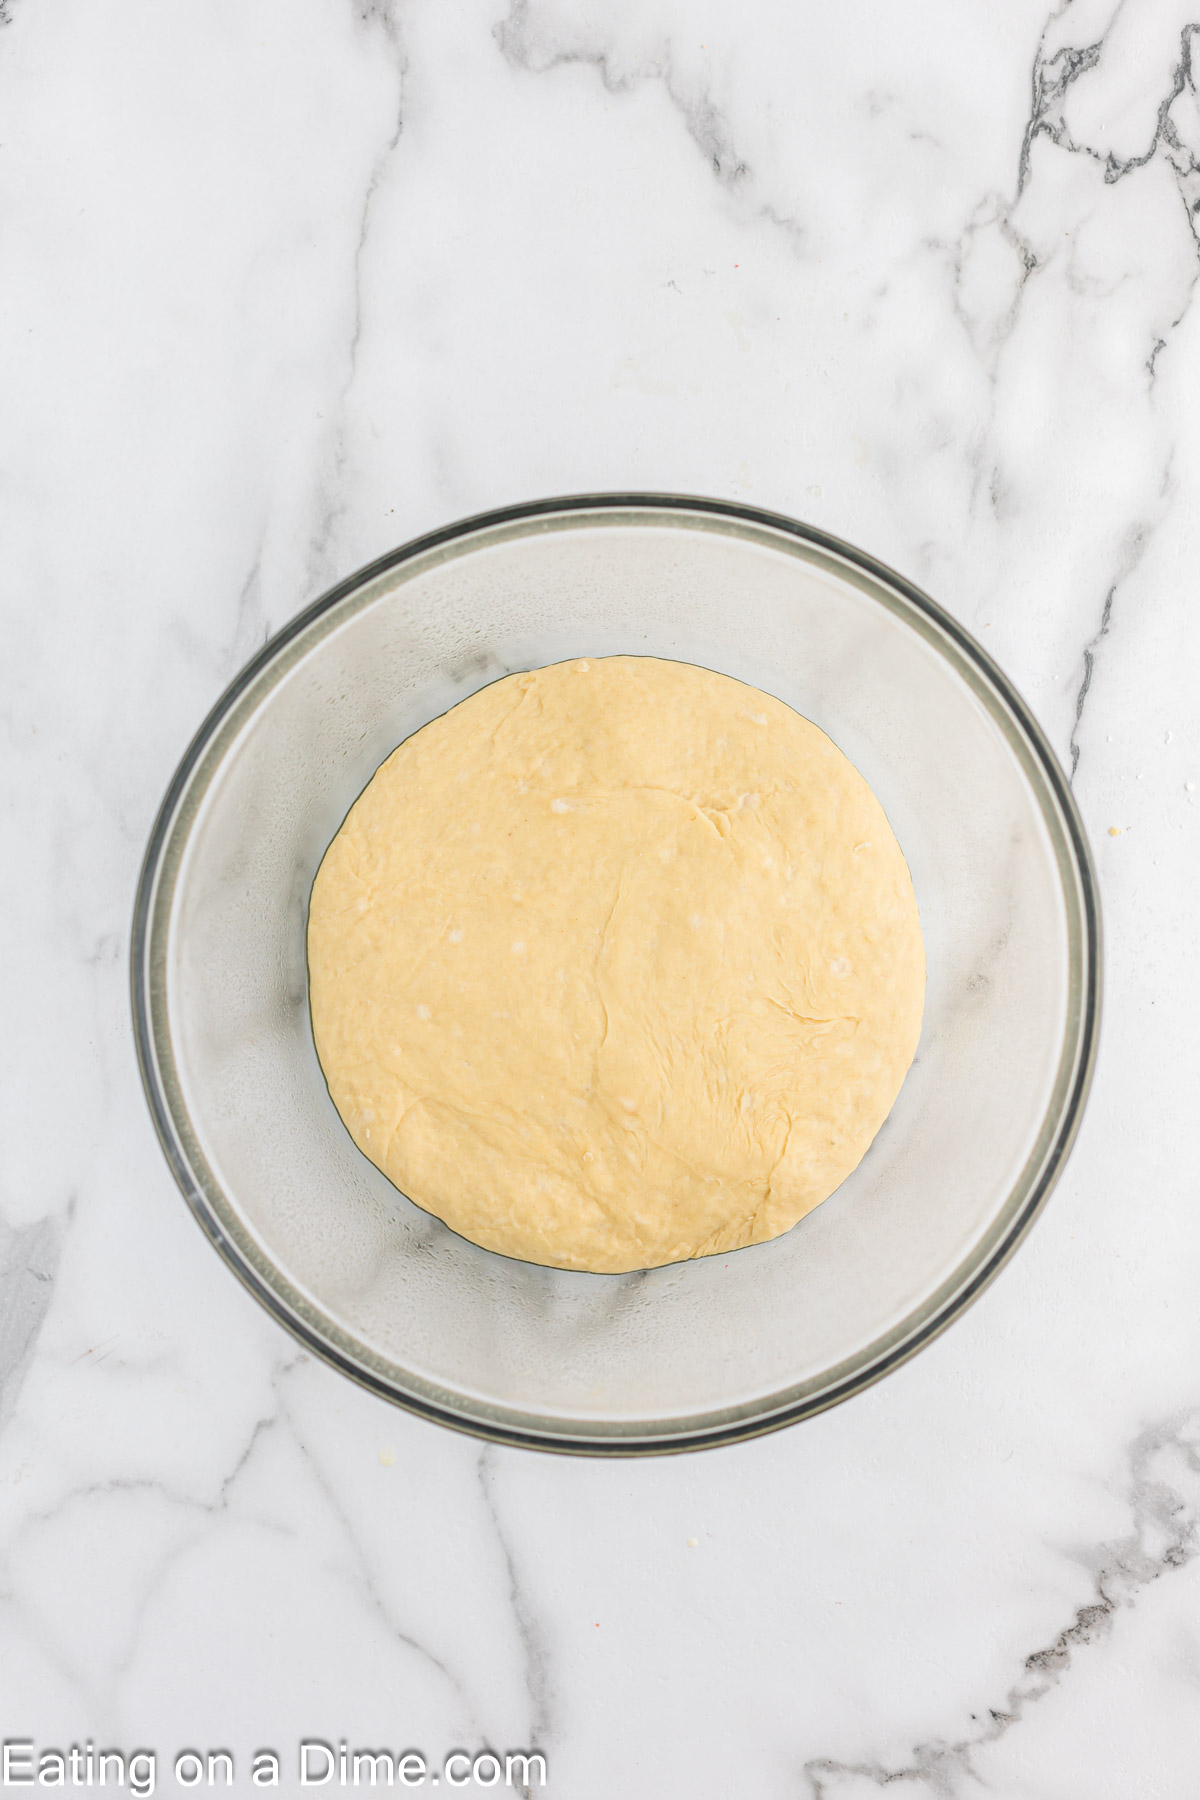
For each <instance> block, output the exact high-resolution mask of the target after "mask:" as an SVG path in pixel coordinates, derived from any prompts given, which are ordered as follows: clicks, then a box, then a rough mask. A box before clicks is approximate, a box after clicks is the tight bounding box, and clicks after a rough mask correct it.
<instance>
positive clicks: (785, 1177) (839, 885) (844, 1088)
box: [308, 656, 925, 1271]
mask: <svg viewBox="0 0 1200 1800" xmlns="http://www.w3.org/2000/svg"><path fill="white" fill-rule="evenodd" d="M308 955H309V974H310V983H311V996H312V1017H313V1026H314V1030H315V1033H316V1043H317V1050H318V1053H319V1055H320V1058H321V1064H322V1067H323V1068H324V1071H325V1075H326V1079H327V1080H328V1083H329V1091H330V1093H331V1094H332V1096H333V1099H334V1102H335V1104H336V1105H337V1108H338V1111H339V1112H340V1113H341V1115H342V1118H343V1119H344V1120H345V1122H346V1125H347V1126H348V1127H349V1130H350V1133H351V1136H352V1137H353V1138H354V1141H355V1143H356V1144H357V1145H358V1147H359V1148H360V1150H362V1151H363V1152H364V1153H365V1154H366V1155H367V1156H369V1157H370V1158H371V1160H372V1162H374V1163H377V1164H378V1165H379V1167H380V1168H381V1169H382V1170H383V1171H384V1172H385V1174H387V1175H388V1176H389V1177H390V1179H391V1180H392V1181H393V1182H394V1183H395V1184H396V1186H397V1187H398V1188H400V1189H401V1190H402V1191H403V1192H404V1193H405V1194H407V1195H409V1196H410V1198H411V1199H413V1200H415V1201H416V1202H417V1204H418V1205H419V1206H422V1207H424V1208H426V1209H427V1210H428V1211H429V1212H432V1213H436V1214H437V1216H438V1217H439V1218H441V1219H444V1220H445V1221H446V1223H447V1224H448V1225H450V1226H452V1227H453V1229H454V1230H455V1231H457V1232H461V1233H462V1235H463V1236H464V1237H467V1238H471V1239H473V1240H474V1241H475V1242H476V1243H478V1244H483V1245H486V1246H487V1248H488V1249H490V1250H498V1251H501V1252H503V1254H505V1255H506V1256H515V1257H523V1258H525V1259H526V1260H528V1261H530V1262H538V1263H551V1264H554V1265H557V1266H558V1267H560V1268H566V1269H593V1270H600V1271H616V1270H621V1269H639V1268H647V1267H652V1266H654V1265H655V1264H658V1263H670V1262H676V1261H678V1260H680V1259H681V1258H684V1257H691V1256H708V1255H712V1254H714V1253H715V1252H718V1251H726V1250H732V1249H734V1248H736V1247H738V1246H739V1245H743V1244H755V1243H760V1242H761V1241H762V1240H763V1239H765V1238H771V1237H775V1236H777V1235H778V1233H780V1232H782V1231H787V1230H788V1228H789V1227H790V1226H792V1225H794V1224H795V1223H796V1221H797V1220H798V1219H800V1218H803V1216H804V1214H805V1213H807V1212H809V1211H811V1209H812V1208H813V1207H814V1206H817V1205H819V1203H820V1202H821V1201H822V1200H824V1199H825V1198H826V1196H827V1195H829V1194H831V1193H832V1192H833V1190H834V1188H836V1187H837V1186H838V1185H839V1183H840V1182H842V1181H844V1180H845V1178H846V1176H847V1175H848V1174H849V1173H850V1171H851V1170H852V1169H853V1168H854V1167H855V1166H856V1165H857V1163H858V1162H859V1160H860V1158H861V1157H862V1155H863V1153H864V1152H865V1151H866V1149H867V1146H868V1145H869V1144H870V1142H871V1140H872V1138H873V1137H874V1136H875V1134H876V1132H877V1131H878V1130H879V1127H880V1126H881V1125H882V1123H883V1121H884V1119H885V1118H886V1117H887V1114H888V1111H889V1109H890V1108H891V1105H892V1102H893V1101H894V1100H895V1098H896V1095H897V1093H898V1092H899V1089H900V1084H901V1082H902V1081H903V1079H904V1075H905V1071H906V1070H907V1068H908V1066H909V1063H910V1062H911V1061H912V1057H913V1053H914V1051H915V1050H916V1046H917V1038H918V1035H919V1033H920V1028H921V1008H922V1002H923V996H924V987H925V958H924V950H923V946H922V940H921V928H920V923H919V920H918V917H917V906H916V901H915V899H914V897H913V890H912V882H911V880H910V878H909V873H908V868H907V866H906V864H905V861H904V857H903V856H902V855H901V852H900V848H899V846H898V844H897V843H896V840H895V838H894V837H893V835H892V831H891V828H890V827H889V825H888V822H887V819H886V817H885V816H884V813H883V809H882V807H881V806H880V805H879V802H878V801H877V800H876V799H875V797H874V795H873V794H872V792H871V790H870V788H869V787H868V786H867V784H866V782H865V781H864V780H863V779H862V777H861V776H860V775H859V774H858V772H857V770H856V769H855V768H854V767H853V765H852V764H851V763H850V762H848V761H847V759H846V758H845V757H844V756H843V755H842V753H841V751H840V750H838V749H837V748H836V747H835V746H834V745H833V744H832V743H831V742H830V740H829V739H828V738H827V737H826V736H825V735H824V733H823V732H821V731H819V730H818V729H817V727H816V726H815V725H812V724H810V723H809V722H808V721H807V720H806V719H802V718H801V717H800V716H799V714H797V713H795V712H793V711H792V710H791V708H790V707H787V706H784V705H783V704H782V703H781V702H780V701H778V700H772V699H770V698H768V696H767V695H765V694H762V693H760V692H759V691H758V690H757V689H756V688H751V687H746V686H744V685H743V684H742V683H741V682H738V681H733V680H730V679H729V678H728V677H727V676H724V675H715V674H713V673H711V672H710V671H709V670H706V669H698V668H694V667H692V666H691V665H690V664H687V663H674V662H663V661H659V660H658V659H656V658H652V657H631V656H614V657H605V658H602V659H599V660H597V659H592V660H589V661H577V662H571V663H559V664H557V665H555V666H554V667H551V668H545V669H537V670H534V671H533V672H532V673H531V674H525V675H510V676H508V677H507V678H506V679H505V680H503V681H497V682H496V683H495V684H494V686H492V687H488V688H484V689H483V691H482V692H481V693H478V694H474V695H472V697H471V698H470V699H469V700H464V701H463V702H462V703H461V704H460V705H458V706H455V707H454V708H453V709H452V710H451V711H450V712H448V713H446V714H444V715H443V716H442V717H441V718H440V719H435V720H434V722H433V723H432V724H431V725H427V726H426V727H425V729H424V730H423V731H419V732H417V733H416V734H415V736H413V737H411V738H409V739H408V740H407V742H405V743H403V744H401V746H400V748H399V749H398V750H397V751H396V752H395V754H394V755H392V756H390V757H389V758H388V760H387V762H385V763H384V764H383V766H382V768H381V769H380V770H379V771H378V773H377V774H376V775H375V777H374V779H373V780H372V781H371V783H370V785H369V786H368V787H367V789H366V790H365V792H364V793H363V794H362V796H361V797H360V798H359V800H358V801H357V803H356V804H355V806H354V807H353V808H352V809H351V811H350V814H349V816H348V818H347V819H346V822H345V824H344V825H343V826H342V828H341V830H340V831H339V832H338V834H337V836H336V838H335V839H334V840H333V843H332V844H331V845H330V847H329V850H328V853H327V854H326V857H325V860H324V862H323V863H322V864H321V868H320V871H319V873H318V875H317V879H316V882H315V885H314V887H313V894H312V905H311V909H310V913H309V927H308Z"/></svg>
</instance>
